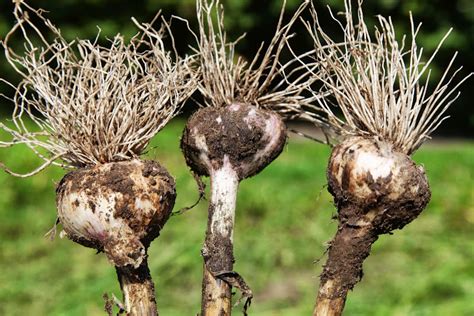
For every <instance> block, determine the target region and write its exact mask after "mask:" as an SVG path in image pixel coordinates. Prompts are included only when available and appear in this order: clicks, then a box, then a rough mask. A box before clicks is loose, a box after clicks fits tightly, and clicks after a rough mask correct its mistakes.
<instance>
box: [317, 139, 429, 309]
mask: <svg viewBox="0 0 474 316" xmlns="http://www.w3.org/2000/svg"><path fill="white" fill-rule="evenodd" d="M328 182H329V191H330V193H331V194H332V195H333V196H334V201H335V203H336V205H337V208H338V220H339V226H338V231H337V233H336V236H335V237H334V239H333V240H332V241H331V244H330V247H329V252H328V260H327V262H326V264H325V265H324V268H323V273H322V274H321V285H320V288H319V293H318V298H317V303H316V308H315V310H314V313H313V315H318V316H322V315H341V314H342V310H343V308H344V303H345V300H346V296H347V293H348V291H349V290H352V288H353V287H354V286H355V284H356V283H358V282H359V281H360V279H361V278H362V273H363V272H362V264H363V262H364V260H365V258H367V256H369V254H370V248H371V246H372V244H373V243H374V242H375V241H376V240H377V238H378V236H379V235H381V234H387V233H390V232H391V231H393V230H395V229H401V228H403V227H404V226H405V225H407V224H408V223H410V222H411V221H413V220H414V219H415V218H416V217H417V216H418V215H419V214H420V213H421V211H422V210H423V209H424V208H425V206H426V205H427V204H428V202H429V200H430V196H431V194H430V189H429V185H428V180H427V178H426V175H425V172H424V170H423V168H422V167H421V166H417V165H416V164H415V163H414V162H413V161H412V160H411V158H410V157H409V156H407V155H406V154H404V153H401V152H399V151H397V149H396V148H394V147H393V145H391V144H389V143H387V142H384V141H379V140H377V139H373V138H364V137H351V138H349V139H347V140H346V141H344V142H343V143H341V144H340V145H338V146H336V147H335V148H334V150H333V152H332V155H331V159H330V161H329V166H328Z"/></svg>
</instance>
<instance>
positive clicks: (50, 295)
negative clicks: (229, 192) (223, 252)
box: [0, 120, 474, 316]
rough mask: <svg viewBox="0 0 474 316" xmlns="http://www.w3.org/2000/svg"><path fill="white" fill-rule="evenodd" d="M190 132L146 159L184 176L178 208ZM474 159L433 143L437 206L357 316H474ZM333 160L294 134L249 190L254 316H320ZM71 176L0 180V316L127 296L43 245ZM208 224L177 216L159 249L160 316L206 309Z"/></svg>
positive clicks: (393, 255) (20, 159)
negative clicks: (60, 189)
mask: <svg viewBox="0 0 474 316" xmlns="http://www.w3.org/2000/svg"><path fill="white" fill-rule="evenodd" d="M183 124H184V122H183V121H180V120H177V121H174V122H173V123H172V124H171V125H169V126H167V127H166V128H165V129H164V130H163V132H162V133H161V134H160V135H159V136H158V137H157V138H155V139H154V141H153V143H152V145H151V147H150V148H152V149H151V150H150V151H149V153H148V154H147V157H149V158H152V159H156V160H158V161H160V162H161V163H162V164H163V165H165V166H166V167H167V168H168V169H169V171H170V172H171V173H172V175H173V176H175V177H176V181H177V192H178V198H177V205H176V209H179V208H181V207H184V206H188V205H190V204H192V203H193V202H194V201H195V200H196V198H197V195H198V194H197V189H196V184H195V183H194V179H193V178H192V177H191V175H190V173H189V172H188V170H187V168H186V167H185V162H184V159H183V157H182V155H181V153H180V150H179V137H180V134H181V131H182V128H183ZM473 152H474V144H473V143H472V142H464V143H451V144H440V143H438V142H431V143H428V144H427V145H426V146H424V147H422V149H421V150H420V151H419V152H418V153H417V154H416V155H415V157H414V158H415V160H416V161H417V162H419V163H422V164H423V165H424V166H425V168H426V170H427V174H428V177H429V179H430V184H431V187H432V195H433V197H432V201H431V203H430V204H429V206H428V207H427V209H426V210H425V211H424V212H423V213H422V214H421V215H420V217H419V218H418V219H417V220H416V221H415V222H413V223H411V224H410V225H408V226H407V227H406V228H405V229H403V230H402V231H396V232H394V234H393V236H382V237H381V238H380V239H379V241H377V243H376V244H375V246H374V247H373V251H372V255H371V256H370V257H369V258H368V260H367V261H366V263H365V265H364V270H365V277H364V278H363V280H362V282H361V283H360V284H358V285H357V286H356V288H355V291H354V292H352V293H350V294H349V298H348V302H347V310H346V315H430V316H431V315H439V316H441V315H443V316H444V315H466V316H468V315H474V300H473V299H472V298H473V297H474V261H473V259H474V244H473V224H474V201H473V198H474V197H473V190H472V189H473V187H474V183H473V182H474V181H473V172H474V159H473ZM328 155H329V149H328V148H326V146H322V145H319V144H316V143H313V142H310V141H307V140H301V139H294V138H290V141H289V144H288V146H287V147H286V149H285V150H284V152H283V154H282V155H281V156H280V157H279V158H278V159H277V160H276V161H275V162H273V163H272V164H271V165H270V166H269V167H268V168H266V169H265V170H264V171H263V172H262V173H261V174H259V175H258V176H256V177H254V178H252V179H248V180H245V181H243V182H242V183H241V186H240V192H239V196H238V202H237V216H236V217H237V219H236V231H235V257H236V260H237V262H236V265H235V269H236V271H239V273H241V274H242V275H243V276H244V277H245V278H246V280H247V282H248V283H249V285H250V286H251V287H252V289H253V291H254V293H255V296H256V297H255V300H254V303H253V304H252V306H251V310H250V315H264V316H270V315H275V316H276V315H281V316H293V315H310V313H311V310H312V307H313V302H314V298H315V293H316V288H317V284H318V275H319V273H320V272H321V265H322V263H323V262H324V260H325V258H324V257H323V254H324V250H325V248H326V244H327V242H328V241H329V240H330V239H331V238H332V236H333V234H334V233H335V229H336V222H335V221H334V220H333V219H332V216H333V215H334V213H335V208H334V206H333V205H332V201H331V197H330V195H329V194H328V193H327V191H326V187H325V184H326V180H325V168H326V164H327V159H328ZM0 161H4V162H5V163H7V164H8V165H9V166H11V167H12V168H14V169H15V170H20V171H21V170H26V169H27V168H33V167H34V166H36V165H37V164H38V163H39V161H37V160H35V159H32V158H31V154H30V153H29V152H28V151H26V150H23V149H22V148H18V149H14V150H10V151H0ZM62 175H63V171H62V170H60V169H55V168H50V169H48V170H47V171H45V172H43V173H41V174H39V175H37V176H34V177H32V178H28V179H14V178H12V177H10V176H8V175H6V174H5V173H0V183H2V190H1V194H0V218H1V221H0V272H1V273H0V315H8V316H10V315H78V316H79V315H105V312H104V311H103V310H102V307H103V305H104V302H103V300H102V295H103V294H104V293H109V294H110V293H115V294H116V295H117V296H118V297H120V295H121V294H120V289H119V287H118V282H117V280H116V276H115V272H114V269H113V267H112V266H111V265H110V264H109V263H108V262H107V260H106V258H105V256H104V255H102V254H99V255H96V254H95V252H94V251H93V250H92V249H86V248H84V247H81V246H79V245H77V244H74V243H73V242H71V241H69V240H63V239H59V238H58V239H56V240H55V241H53V242H51V241H49V240H47V239H46V238H43V234H44V233H46V232H47V231H48V230H49V229H50V228H51V226H52V225H53V223H54V221H55V213H56V212H55V203H54V201H55V196H54V190H55V183H57V182H58V181H59V180H60V179H61V177H62ZM206 218H207V211H206V202H202V203H201V204H200V205H199V206H198V207H196V208H195V209H193V210H191V211H189V212H187V213H185V214H183V215H179V216H174V217H172V218H171V219H170V220H169V222H168V223H167V225H166V226H165V227H164V229H163V231H162V235H161V236H160V237H159V238H158V239H157V240H155V242H153V244H152V245H151V248H150V251H149V254H150V259H149V262H150V267H151V273H152V276H153V278H154V280H155V282H156V286H157V298H158V304H159V308H160V311H161V315H165V316H167V315H176V316H180V315H196V314H197V313H198V312H199V304H200V292H201V291H200V284H201V257H200V249H201V246H202V242H203V238H204V232H205V227H206ZM319 259H321V261H320V262H317V261H318V260H319ZM235 314H236V315H239V310H238V308H237V309H236V311H235Z"/></svg>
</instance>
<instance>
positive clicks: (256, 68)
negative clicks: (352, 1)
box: [196, 0, 313, 118]
mask: <svg viewBox="0 0 474 316" xmlns="http://www.w3.org/2000/svg"><path fill="white" fill-rule="evenodd" d="M307 4H308V1H305V2H304V3H303V4H302V5H301V6H300V7H299V8H298V10H297V11H296V13H295V14H294V15H293V16H292V18H291V19H290V21H289V22H288V23H286V24H284V22H283V15H284V9H285V5H286V1H284V3H283V6H282V11H281V14H280V18H279V20H278V24H277V27H276V31H275V34H274V36H273V38H272V39H271V41H270V43H269V44H268V46H267V48H266V49H264V47H265V44H264V43H262V44H261V46H260V47H259V49H258V51H257V52H256V54H255V57H254V58H253V59H252V60H250V61H249V60H246V59H244V58H243V57H242V56H238V55H237V53H236V51H235V47H236V45H237V43H238V42H239V40H241V39H242V38H243V37H244V36H245V35H242V36H241V37H240V38H239V39H237V40H236V41H234V42H232V41H228V38H227V34H226V33H225V31H224V10H223V8H222V6H221V4H220V2H219V0H216V1H205V0H198V1H197V13H198V19H199V26H200V27H199V35H198V36H197V37H198V48H197V49H196V51H197V52H198V54H199V56H200V66H201V70H200V73H201V78H200V81H199V85H198V90H199V91H200V93H201V94H202V95H203V96H204V98H205V102H206V106H213V107H223V106H226V105H231V104H233V103H243V104H248V105H253V106H256V107H259V108H260V107H261V108H266V109H269V110H273V111H275V112H278V113H279V114H281V115H282V116H283V117H286V118H293V117H297V116H301V115H305V114H304V113H303V112H302V111H301V109H302V107H303V106H304V105H306V104H309V103H310V102H311V101H312V100H313V96H310V97H305V96H303V91H305V90H306V89H307V88H308V87H309V86H310V82H311V81H312V76H311V73H310V72H307V71H303V70H304V69H305V68H306V67H307V66H301V65H299V64H298V60H299V59H298V58H294V59H291V60H290V61H288V62H286V63H282V62H281V60H280V59H281V58H280V57H281V55H282V52H283V51H284V49H285V47H286V44H287V42H288V41H289V40H290V39H291V38H292V37H293V34H291V27H292V25H293V24H294V23H295V22H296V21H297V20H298V18H299V16H300V14H301V13H302V12H303V10H304V9H305V8H306V7H307ZM299 57H302V56H299Z"/></svg>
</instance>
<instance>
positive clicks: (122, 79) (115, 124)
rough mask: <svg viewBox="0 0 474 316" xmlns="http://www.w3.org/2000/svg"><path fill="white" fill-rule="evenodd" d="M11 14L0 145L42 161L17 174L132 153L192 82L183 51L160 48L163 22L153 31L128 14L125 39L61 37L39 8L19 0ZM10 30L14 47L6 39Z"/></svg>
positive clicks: (127, 156)
mask: <svg viewBox="0 0 474 316" xmlns="http://www.w3.org/2000/svg"><path fill="white" fill-rule="evenodd" d="M14 14H15V17H16V24H15V26H14V27H13V29H12V30H11V31H10V32H9V33H8V34H7V36H6V38H5V40H4V41H3V42H2V45H3V47H4V51H5V55H6V58H7V60H8V62H9V63H10V64H11V65H12V67H13V68H14V69H15V70H16V71H17V72H18V73H19V74H20V75H21V78H22V81H21V82H20V84H19V85H18V86H13V85H11V84H9V85H10V86H11V87H12V88H13V89H14V90H15V94H14V97H13V98H12V99H11V100H12V101H13V102H14V104H15V110H14V112H13V116H12V120H11V123H10V122H5V123H1V125H0V128H1V129H3V130H4V131H5V132H7V133H8V134H10V135H11V139H10V140H9V141H2V142H0V146H2V147H6V146H12V145H16V144H24V145H26V146H28V147H29V148H30V149H31V150H33V152H34V153H35V154H37V155H38V156H39V157H41V158H42V159H43V160H44V164H43V165H42V166H41V167H40V168H38V169H37V170H35V171H33V172H32V173H30V174H27V175H24V176H28V175H32V174H34V173H35V172H37V171H40V170H41V169H43V168H44V167H46V166H48V165H50V164H55V165H62V166H72V167H83V166H91V165H95V164H99V163H107V162H113V161H121V160H127V159H132V158H134V157H137V156H138V155H140V154H141V153H142V152H143V150H144V149H145V147H146V146H147V144H148V142H149V141H150V139H151V138H152V137H153V136H154V135H155V134H156V133H157V132H158V131H159V130H160V129H161V128H162V127H164V125H165V124H166V123H167V122H168V121H169V120H170V119H171V118H172V117H174V116H175V115H176V114H177V113H178V112H179V111H180V109H181V106H182V104H183V102H184V100H186V99H187V98H188V97H189V96H190V95H191V94H192V93H193V91H194V90H195V88H196V80H195V79H196V78H195V77H196V75H195V74H194V72H193V71H192V70H191V69H190V67H189V64H190V58H184V59H181V58H178V57H177V56H175V54H174V53H172V52H170V51H167V50H166V49H165V45H164V42H163V38H164V37H165V35H166V33H167V25H166V23H163V24H162V26H161V27H160V28H159V29H158V30H155V29H154V28H153V26H152V25H149V24H139V23H138V22H136V21H135V20H134V22H135V24H136V25H137V27H138V28H139V29H140V32H139V33H138V34H137V35H136V36H134V37H133V38H132V39H131V40H130V41H129V42H127V41H126V40H125V39H124V38H123V36H121V35H120V34H119V35H116V36H115V37H114V38H112V39H110V40H109V41H108V43H107V44H106V45H100V44H99V43H98V38H97V39H95V40H94V41H90V40H80V39H77V40H74V41H71V42H68V41H67V40H66V39H65V38H64V37H63V36H62V34H61V32H60V30H59V29H58V28H56V27H55V26H54V25H53V24H52V23H51V22H50V21H49V20H48V19H46V18H45V17H44V16H43V12H42V11H41V10H35V9H33V8H32V7H30V6H29V5H27V4H25V3H21V2H19V3H18V4H17V5H16V7H15V11H14ZM38 21H40V23H38ZM43 29H45V30H46V31H41V30H43ZM46 32H47V34H46ZM18 33H19V34H21V36H22V39H23V40H24V51H22V52H18V51H15V50H13V49H12V45H10V41H13V39H14V38H16V36H17V35H18ZM51 35H52V36H53V37H54V38H53V39H52V40H49V38H50V36H51ZM99 35H100V32H99ZM99 35H98V36H97V37H99ZM2 82H3V83H6V82H5V81H4V80H3V81H2ZM28 119H31V120H32V121H33V122H34V128H30V126H31V125H28V124H25V121H26V120H28ZM33 129H34V130H33ZM60 160H62V162H60ZM10 172H11V171H10ZM11 173H13V172H11ZM13 174H14V175H18V174H15V173H13ZM18 176H22V175H18Z"/></svg>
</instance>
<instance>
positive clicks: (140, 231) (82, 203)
mask: <svg viewBox="0 0 474 316" xmlns="http://www.w3.org/2000/svg"><path fill="white" fill-rule="evenodd" d="M175 198H176V192H175V183H174V180H173V178H172V177H171V176H170V175H169V173H168V172H167V171H166V170H165V169H164V168H163V167H162V166H161V165H160V164H158V163H157V162H154V161H141V160H137V159H136V160H131V161H123V162H113V163H107V164H102V165H96V166H94V167H91V168H83V169H79V170H77V171H73V172H70V173H68V174H67V175H66V176H65V177H64V178H63V179H62V180H61V182H60V183H59V186H58V188H57V200H56V203H57V207H58V215H59V219H60V221H61V224H62V226H63V229H64V232H65V233H66V235H67V237H68V238H70V239H71V240H73V241H75V242H77V243H79V244H81V245H83V246H86V247H91V248H94V249H97V250H99V251H103V252H105V254H106V255H107V258H108V259H109V261H110V262H112V263H113V264H114V265H115V266H116V267H117V271H118V273H119V276H120V280H121V283H122V285H123V290H124V300H125V302H126V307H127V310H128V313H129V315H148V314H150V313H151V314H153V315H156V306H155V307H154V310H150V313H148V314H136V313H133V310H135V309H136V308H140V307H137V306H136V305H130V304H135V303H137V302H138V301H140V302H141V301H143V302H145V303H146V304H145V306H148V305H149V304H148V303H147V302H154V300H155V297H154V292H153V291H152V290H151V288H150V286H151V287H152V281H151V278H150V276H149V273H148V268H147V266H146V256H147V248H148V247H149V245H150V243H151V242H152V241H153V240H154V239H155V238H156V237H158V235H159V233H160V231H161V228H162V227H163V225H164V224H165V223H166V221H167V220H168V218H169V216H170V214H171V210H172V208H173V206H174V202H175ZM150 283H151V285H150ZM129 284H134V285H133V286H129ZM135 284H136V286H135ZM137 287H143V289H142V290H140V291H139V290H136V288H137ZM129 288H131V289H133V291H132V290H128V289H129ZM145 294H146V295H153V296H150V297H144V295H145ZM129 295H133V296H129ZM135 295H138V296H135ZM140 304H142V305H143V304H144V303H140ZM140 306H141V305H140ZM151 314H150V315H151Z"/></svg>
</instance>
